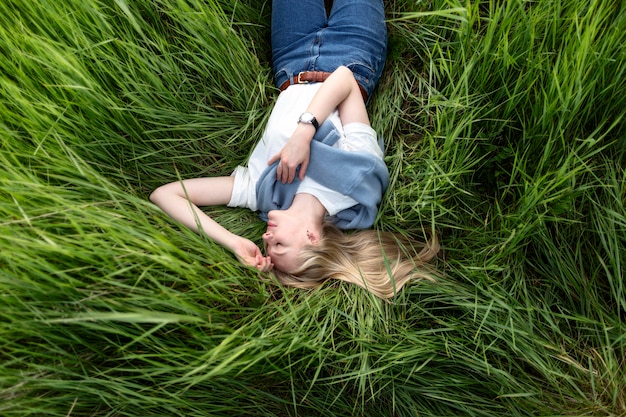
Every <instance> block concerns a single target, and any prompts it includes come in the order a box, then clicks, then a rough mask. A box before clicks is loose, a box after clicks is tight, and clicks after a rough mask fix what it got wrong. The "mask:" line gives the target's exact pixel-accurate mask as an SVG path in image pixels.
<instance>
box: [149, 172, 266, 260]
mask: <svg viewBox="0 0 626 417" xmlns="http://www.w3.org/2000/svg"><path fill="white" fill-rule="evenodd" d="M233 185H234V178H233V177H212V178H194V179H189V180H184V181H177V182H172V183H169V184H165V185H162V186H161V187H159V188H157V189H156V190H154V191H153V192H152V194H150V200H151V201H152V202H153V203H154V204H156V205H157V206H159V207H160V208H161V209H162V210H163V211H164V212H165V213H167V214H168V215H169V216H170V217H172V218H173V219H174V220H176V221H178V222H180V223H182V224H183V225H185V226H187V227H188V228H190V229H191V230H193V231H195V232H200V231H201V230H202V231H203V232H204V233H205V234H206V235H207V236H208V237H209V238H211V239H212V240H214V241H215V242H217V243H218V244H220V245H222V246H224V247H225V248H227V249H229V250H230V251H232V252H233V253H234V254H235V255H236V256H237V258H238V259H239V260H240V261H241V262H242V263H245V264H247V265H251V266H254V267H256V268H257V269H261V270H268V269H270V268H271V263H270V260H269V257H264V256H263V255H262V254H261V251H260V249H259V248H258V247H257V246H256V245H255V244H254V243H253V242H251V241H250V240H248V239H245V238H243V237H241V236H238V235H236V234H234V233H232V232H230V231H229V230H228V229H226V228H224V227H223V226H221V225H220V224H219V223H217V222H216V221H215V220H213V219H212V218H211V217H209V216H208V215H207V214H206V213H204V212H203V211H202V210H200V208H199V207H202V206H216V205H225V204H227V203H228V202H229V201H230V197H231V194H232V192H233Z"/></svg>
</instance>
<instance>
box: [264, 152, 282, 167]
mask: <svg viewBox="0 0 626 417" xmlns="http://www.w3.org/2000/svg"><path fill="white" fill-rule="evenodd" d="M279 159H280V152H279V153H277V154H276V155H274V156H272V159H270V160H269V161H267V165H272V164H273V163H274V162H276V161H278V160H279Z"/></svg>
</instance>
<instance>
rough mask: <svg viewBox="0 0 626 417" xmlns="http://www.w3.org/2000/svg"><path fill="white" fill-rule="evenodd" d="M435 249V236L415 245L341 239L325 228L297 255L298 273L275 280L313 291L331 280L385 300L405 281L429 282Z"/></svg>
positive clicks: (391, 238) (381, 237) (379, 237)
mask: <svg viewBox="0 0 626 417" xmlns="http://www.w3.org/2000/svg"><path fill="white" fill-rule="evenodd" d="M439 248H440V246H439V242H438V240H437V237H436V236H433V237H432V238H431V239H430V240H429V241H428V242H426V243H419V244H417V243H415V242H411V241H409V240H408V239H405V238H404V237H402V236H399V235H397V234H394V233H390V232H381V231H376V230H360V231H357V232H354V233H344V232H342V231H341V230H339V229H338V228H337V227H336V226H334V225H333V224H332V223H328V222H327V223H324V225H323V226H322V237H321V239H320V242H319V243H318V244H317V245H315V246H308V247H306V248H305V249H304V250H303V251H302V252H301V253H300V255H299V257H298V258H299V261H300V267H299V268H298V269H297V270H295V271H293V272H292V273H285V272H281V271H275V274H276V277H277V278H278V280H279V281H280V282H281V283H282V284H283V285H287V286H291V287H297V288H315V287H318V286H320V285H322V284H323V283H324V282H326V281H327V280H329V279H336V280H340V281H345V282H349V283H352V284H356V285H358V286H360V287H363V288H365V289H366V290H368V291H370V292H371V293H373V294H374V295H376V296H378V297H381V298H391V297H393V296H394V295H395V294H396V293H397V292H398V291H400V289H401V288H402V287H403V286H404V284H406V283H407V282H408V281H409V280H420V279H426V280H429V281H433V280H434V277H435V276H436V275H437V274H436V272H435V269H434V268H433V267H432V266H431V265H429V264H428V262H429V261H431V260H432V259H433V258H434V257H435V256H436V255H437V253H438V252H439Z"/></svg>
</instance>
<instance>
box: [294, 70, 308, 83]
mask: <svg viewBox="0 0 626 417" xmlns="http://www.w3.org/2000/svg"><path fill="white" fill-rule="evenodd" d="M305 72H307V71H300V72H299V73H298V77H297V78H296V80H297V81H298V82H297V83H296V84H308V83H309V81H307V80H303V79H302V78H301V77H302V74H304V73H305Z"/></svg>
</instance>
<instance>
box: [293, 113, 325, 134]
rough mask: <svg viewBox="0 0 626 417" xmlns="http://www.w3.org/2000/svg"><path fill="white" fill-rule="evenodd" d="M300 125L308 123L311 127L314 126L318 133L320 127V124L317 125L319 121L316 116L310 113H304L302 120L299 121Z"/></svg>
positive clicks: (301, 116)
mask: <svg viewBox="0 0 626 417" xmlns="http://www.w3.org/2000/svg"><path fill="white" fill-rule="evenodd" d="M298 123H308V124H310V125H313V127H314V128H315V131H316V132H317V129H319V127H320V124H319V123H317V119H316V118H315V116H313V113H309V112H304V113H302V114H301V115H300V118H299V119H298Z"/></svg>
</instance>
